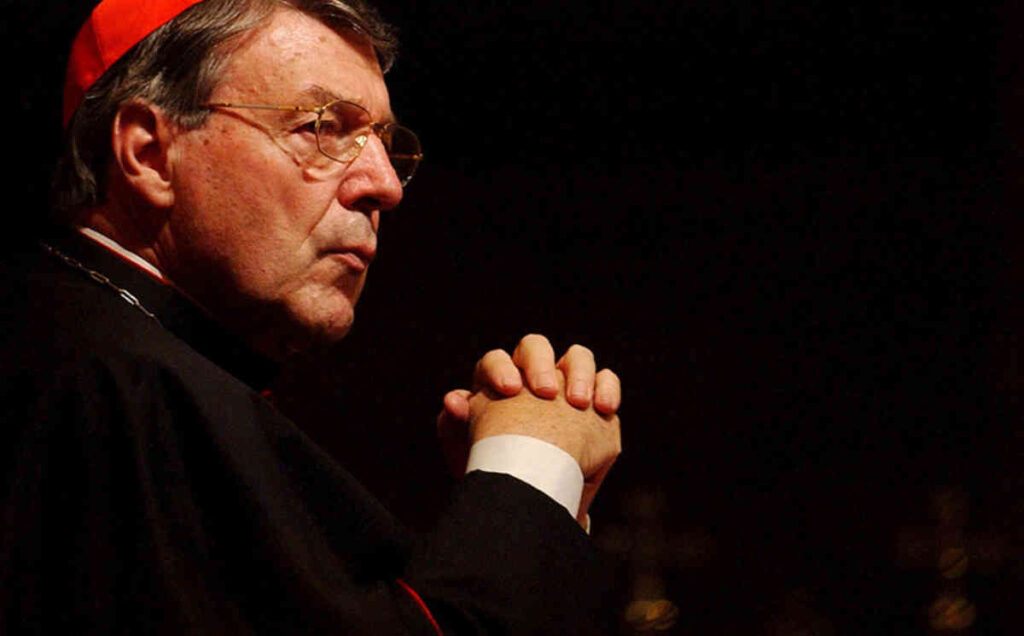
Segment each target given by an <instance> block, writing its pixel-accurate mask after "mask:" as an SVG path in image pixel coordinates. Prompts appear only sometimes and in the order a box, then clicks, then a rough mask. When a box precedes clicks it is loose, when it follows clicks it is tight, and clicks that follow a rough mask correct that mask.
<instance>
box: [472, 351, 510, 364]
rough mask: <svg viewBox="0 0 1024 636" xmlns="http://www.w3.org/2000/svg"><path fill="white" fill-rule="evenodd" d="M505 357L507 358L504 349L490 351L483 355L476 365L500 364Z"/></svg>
mask: <svg viewBox="0 0 1024 636" xmlns="http://www.w3.org/2000/svg"><path fill="white" fill-rule="evenodd" d="M507 357H508V354H507V353H505V350H504V349H491V350H490V351H488V352H487V353H485V354H484V355H483V357H482V358H480V362H479V363H478V365H480V364H493V363H495V362H501V361H502V360H504V359H505V358H507Z"/></svg>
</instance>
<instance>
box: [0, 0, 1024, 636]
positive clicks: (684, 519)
mask: <svg viewBox="0 0 1024 636" xmlns="http://www.w3.org/2000/svg"><path fill="white" fill-rule="evenodd" d="M438 4H439V3H421V4H420V6H418V7H417V6H415V5H414V4H413V3H400V2H385V3H381V4H380V6H381V8H382V10H383V12H384V14H385V16H386V17H387V18H388V19H390V20H391V21H392V22H394V23H395V24H396V25H397V26H398V27H399V28H400V30H401V33H402V41H403V52H402V54H401V57H400V58H399V61H398V64H397V65H396V67H395V68H394V70H393V71H392V73H391V75H390V80H389V81H390V86H391V90H392V101H393V106H394V108H395V110H396V112H397V113H398V114H399V117H400V118H402V119H403V121H404V122H405V123H406V124H407V125H409V126H410V127H412V128H413V129H415V130H417V131H418V132H419V133H420V135H421V138H422V140H423V143H424V146H425V152H426V160H425V161H424V163H423V166H422V168H421V170H420V172H419V174H418V175H417V177H416V179H415V180H414V181H413V182H412V184H411V185H410V186H409V188H408V190H407V196H406V200H405V202H404V203H403V205H402V207H401V208H400V209H399V210H396V211H394V212H392V213H389V214H387V215H386V216H385V219H384V222H383V229H382V237H381V238H382V241H381V250H380V254H379V257H378V261H377V263H376V264H375V265H374V271H373V272H372V275H371V281H370V284H369V286H368V288H367V292H366V294H365V296H364V300H363V302H362V304H361V306H360V311H359V315H358V317H357V322H356V327H355V328H354V330H353V332H352V334H351V336H350V337H349V338H348V339H347V340H346V341H345V342H343V343H342V344H341V345H340V346H339V347H338V350H337V351H331V352H322V355H321V356H319V357H318V358H317V359H312V360H302V361H298V362H296V363H295V364H294V365H293V368H290V369H289V370H288V371H287V373H286V374H285V376H284V377H283V378H282V381H281V384H280V387H279V390H278V394H279V396H280V399H281V403H282V408H284V409H285V410H287V411H288V412H290V413H292V414H293V415H294V417H295V418H296V419H297V421H299V422H300V424H302V425H303V426H304V427H305V428H306V430H308V431H309V432H310V433H311V434H312V435H313V436H314V437H315V438H317V439H319V440H320V441H321V442H322V443H323V444H324V445H325V446H327V447H328V449H329V450H330V451H331V452H333V453H334V454H335V455H336V456H338V457H339V459H341V460H342V461H343V462H344V463H345V464H346V465H347V466H349V467H350V468H351V469H352V470H353V471H354V472H355V473H356V474H357V475H359V476H360V477H362V478H363V479H364V480H365V481H366V482H367V483H368V484H369V485H370V486H371V487H372V488H373V489H374V490H375V491H376V492H378V493H379V494H380V495H381V497H382V498H383V499H384V500H385V501H386V502H387V503H389V504H390V505H391V506H392V508H393V509H394V510H395V511H396V512H397V513H398V514H399V515H400V516H402V517H404V518H405V519H406V520H408V521H409V522H410V523H411V524H412V525H414V526H426V525H428V524H429V522H430V519H431V518H432V517H433V516H434V515H435V514H436V512H437V510H438V508H439V507H440V506H442V505H443V501H444V489H445V488H446V487H447V485H448V480H447V477H446V476H445V475H444V469H443V464H442V461H441V458H440V453H439V451H438V450H437V447H436V443H435V441H434V423H433V420H434V416H435V414H436V412H437V411H438V409H439V408H440V398H441V396H442V395H443V393H444V392H445V391H447V390H448V389H451V388H454V387H458V386H465V385H466V384H467V382H468V380H469V374H470V372H471V369H472V366H473V364H474V363H475V361H476V359H477V358H479V357H480V356H481V355H482V354H483V353H485V352H486V351H487V350H489V349H491V348H494V347H505V348H508V349H511V348H512V347H514V346H515V343H516V341H517V340H518V338H519V337H521V336H522V335H523V334H525V333H528V332H539V333H543V334H546V335H547V336H548V337H549V338H550V339H551V340H552V342H553V343H554V344H555V346H556V348H557V349H559V350H562V349H564V348H565V347H567V346H568V345H569V344H571V343H574V342H579V343H582V344H585V345H587V346H589V347H591V348H592V349H593V350H594V351H595V352H597V355H598V361H599V363H600V364H602V365H606V366H609V367H611V368H613V369H614V370H616V371H617V372H618V373H619V375H620V376H621V377H622V380H623V384H624V403H623V407H622V411H621V416H622V421H623V431H624V446H625V452H624V454H623V456H622V458H621V459H620V461H619V463H618V465H617V466H616V468H615V470H614V471H613V473H612V475H611V477H610V478H609V480H608V482H607V483H606V485H605V487H604V488H603V490H602V493H601V495H600V497H599V499H598V502H597V504H596V505H595V508H594V510H593V511H592V512H593V516H594V534H595V538H596V539H597V540H598V541H599V543H600V545H602V546H603V547H604V549H606V550H607V551H608V554H609V556H610V558H611V559H613V560H614V561H615V562H616V563H617V564H618V572H619V577H618V581H619V589H618V590H617V596H616V597H615V598H613V599H609V602H610V603H615V604H616V605H618V606H621V607H625V606H626V605H627V603H628V602H629V601H630V600H632V599H633V597H634V595H635V594H636V593H637V590H636V588H635V584H636V579H637V575H638V572H639V571H640V570H642V569H644V570H645V571H647V572H648V573H654V574H656V575H657V578H658V579H659V581H660V584H661V586H662V591H663V596H664V597H665V598H667V599H669V600H671V601H672V602H673V603H674V604H675V605H676V606H677V607H678V609H679V615H678V616H677V617H676V619H675V624H674V626H673V627H671V628H670V629H669V630H667V632H665V633H672V634H705V633H715V634H733V633H735V634H741V633H742V634H762V633H763V634H793V635H796V634H890V633H898V634H927V633H931V632H929V629H931V628H930V627H929V620H930V618H929V617H930V614H929V610H930V608H931V609H932V616H935V615H937V614H936V612H937V610H935V608H934V606H933V604H934V602H935V601H936V600H937V599H939V598H940V597H941V595H942V594H944V593H945V594H952V595H953V596H954V597H959V598H962V599H966V601H967V602H969V603H970V604H971V605H970V608H969V609H968V610H966V611H964V612H962V613H960V614H956V613H955V612H954V613H953V615H956V616H964V615H968V614H970V612H971V611H973V613H974V620H973V623H972V625H971V626H970V627H969V628H968V629H966V630H962V631H960V632H957V633H967V634H1008V633H1013V632H1015V631H1019V628H1020V626H1021V625H1022V624H1024V615H1022V610H1021V609H1020V607H1019V603H1017V602H1016V599H1019V598H1020V597H1021V594H1022V593H1024V566H1022V565H1021V564H1022V558H1021V557H1022V543H1024V541H1022V539H1024V532H1022V528H1024V505H1022V504H1021V501H1022V498H1021V495H1022V490H1024V480H1022V477H1021V470H1022V460H1024V430H1022V428H1021V426H1020V424H1019V422H1020V413H1021V408H1022V405H1021V404H1020V401H1019V395H1020V393H1021V387H1020V385H1019V383H1020V380H1019V378H1018V375H1019V369H1018V368H1017V350H1018V349H1019V347H1020V341H1019V338H1020V335H1019V334H1020V332H1021V329H1020V325H1022V324H1024V322H1022V319H1024V316H1022V312H1021V306H1020V302H1019V301H1018V296H1020V291H1021V282H1022V281H1021V279H1020V274H1021V272H1020V264H1019V263H1018V262H1017V258H1016V252H1017V245H1018V243H1019V241H1020V230H1021V227H1020V220H1019V219H1018V214H1017V213H1016V210H1017V207H1018V205H1017V204H1018V200H1019V198H1020V193H1019V192H1018V189H1017V187H1016V186H1015V183H1014V182H1015V181H1016V175H1017V174H1018V173H1019V172H1020V170H1021V168H1022V167H1024V166H1021V165H1020V160H1019V157H1018V156H1017V147H1018V146H1019V145H1020V143H1019V142H1020V140H1021V134H1020V132H1021V130H1024V129H1022V124H1024V112H1022V110H1021V106H1022V105H1024V104H1022V103H1021V99H1020V96H1019V95H1018V92H1019V90H1020V80H1021V77H1020V74H1019V70H1018V69H1019V67H1020V64H1021V61H1022V59H1024V58H1022V57H1021V54H1022V53H1024V45H1022V44H1021V42H1020V33H1021V32H1022V26H1024V15H1022V11H1021V10H1019V9H1015V8H1009V7H1004V6H1003V3H999V2H979V3H973V4H972V5H971V6H969V7H961V8H956V9H942V8H936V7H935V6H932V3H924V2H919V3H914V2H899V1H896V0H889V1H886V2H882V3H875V6H873V7H871V8H864V7H847V6H834V5H833V3H826V2H796V1H781V0H780V1H774V2H761V3H751V2H730V3H725V2H710V1H707V0H697V1H693V2H687V3H609V2H588V3H584V2H582V1H578V2H565V3H559V4H558V5H557V6H551V3H541V2H518V3H513V2H507V1H506V2H499V1H496V0H493V1H488V2H476V3H472V4H471V5H468V6H462V5H461V4H458V5H456V4H452V5H450V6H449V5H445V6H444V7H442V8H438V6H437V5H438ZM1006 4H1008V5H1009V4H1010V3H1006ZM0 6H4V5H0ZM21 6H23V5H18V4H10V3H8V4H7V5H6V7H11V9H10V10H12V11H13V13H12V14H11V15H12V18H11V19H9V20H5V21H4V22H3V23H2V24H0V39H3V40H4V41H5V44H4V46H5V47H7V49H8V50H13V51H14V52H13V53H12V54H11V60H12V61H14V60H27V62H24V63H22V64H17V63H14V64H13V66H14V67H15V68H13V69H12V78H11V80H10V86H11V87H12V88H13V89H14V91H13V92H14V95H13V96H12V98H11V100H10V102H9V103H8V105H7V109H8V112H9V113H10V114H9V115H8V118H7V120H8V122H9V125H10V122H12V121H13V122H15V126H13V128H14V129H17V130H22V129H31V130H32V131H33V132H32V134H33V135H35V136H36V138H35V139H33V140H32V141H31V142H29V143H21V144H17V143H13V144H11V145H10V146H8V148H7V155H8V157H13V158H15V159H19V158H20V159H21V162H22V165H23V166H40V168H39V169H37V170H34V171H33V170H31V169H29V168H27V167H26V168H25V169H24V170H22V172H20V173H14V174H12V176H11V181H10V188H11V190H12V191H15V192H17V191H26V192H28V193H29V197H30V198H31V197H36V198H40V197H42V196H45V187H44V186H43V185H41V184H43V183H44V178H43V177H42V176H41V175H43V174H45V170H44V169H43V168H42V166H45V165H46V164H47V163H48V161H49V159H48V158H49V157H52V155H53V154H54V152H55V150H54V148H55V147H56V146H57V144H58V143H59V115H58V110H57V108H56V107H55V105H56V104H57V103H58V102H59V100H58V98H57V97H56V95H57V92H56V91H55V90H54V85H55V84H56V85H59V84H60V77H61V71H60V67H61V65H62V64H63V62H62V60H61V59H60V58H59V56H57V55H56V54H54V53H53V51H56V50H64V48H66V44H64V42H67V41H68V40H69V38H70V33H71V32H72V31H73V30H74V28H75V26H69V25H77V23H78V21H79V20H80V19H81V18H80V17H79V16H80V15H81V12H80V10H79V11H78V13H75V12H74V11H71V10H64V9H61V8H59V7H55V8H52V9H49V8H48V9H47V11H48V13H47V15H40V14H39V13H38V11H39V9H38V8H37V7H36V8H30V9H24V8H20V7H21ZM6 7H5V8H6ZM62 11H66V12H67V13H68V15H67V16H64V15H62V14H61V12H62ZM26 25H29V26H28V27H26ZM46 51H48V53H45V52H46ZM8 66H12V64H9V65H8ZM48 100H49V101H48ZM18 122H24V123H25V124H26V126H25V127H22V126H20V125H18ZM9 134H12V138H17V137H18V135H16V134H13V131H12V130H9ZM29 209H39V208H38V205H33V206H32V207H31V208H29ZM14 211H15V210H13V209H12V212H14ZM651 510H653V511H654V512H653V513H651V512H650V511H651ZM643 511H648V512H649V513H650V514H649V516H650V515H653V517H654V519H653V520H648V521H646V522H642V523H641V522H640V521H638V515H641V514H642V513H643ZM943 519H945V522H944V525H943V522H942V520H943ZM658 537H660V538H661V541H658V540H657V538H658ZM936 537H939V538H938V539H937V538H936ZM940 539H941V540H942V541H945V542H946V545H947V547H948V546H953V547H963V548H965V549H966V553H967V560H966V571H965V572H964V573H961V572H960V571H959V570H957V568H956V567H951V566H950V565H949V563H944V564H942V565H941V566H940V564H939V555H938V552H939V550H938V549H937V548H936V547H935V544H936V543H937V542H939V540H940ZM651 546H660V547H657V549H654V550H653V551H651V552H644V551H643V548H644V547H647V548H651ZM960 563H961V565H963V563H964V562H960ZM943 573H945V578H944V576H943ZM945 616H947V618H948V617H949V616H950V614H947V615H945ZM954 617H955V616H954ZM968 622H971V621H968ZM937 624H938V623H936V625H937ZM1014 628H1016V629H1014ZM623 630H624V632H625V631H626V630H627V627H626V626H624V627H623Z"/></svg>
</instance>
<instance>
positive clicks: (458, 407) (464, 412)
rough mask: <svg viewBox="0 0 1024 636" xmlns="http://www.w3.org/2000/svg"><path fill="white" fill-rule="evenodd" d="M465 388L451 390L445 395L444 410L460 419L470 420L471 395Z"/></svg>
mask: <svg viewBox="0 0 1024 636" xmlns="http://www.w3.org/2000/svg"><path fill="white" fill-rule="evenodd" d="M470 395H471V394H470V392H469V391H467V390H465V389H456V390H454V391H449V392H448V393H447V394H446V395H445V396H444V412H445V413H447V414H448V415H449V416H451V417H453V418H455V419H456V420H458V421H461V422H466V421H469V396H470Z"/></svg>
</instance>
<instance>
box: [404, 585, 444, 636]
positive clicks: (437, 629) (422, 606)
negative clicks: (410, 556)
mask: <svg viewBox="0 0 1024 636" xmlns="http://www.w3.org/2000/svg"><path fill="white" fill-rule="evenodd" d="M395 581H396V582H397V583H398V584H399V585H401V586H402V589H404V590H405V591H406V592H408V593H409V596H411V597H412V600H414V601H416V604H417V605H419V606H420V610H421V611H422V612H423V613H424V614H426V616H427V620H429V621H430V624H431V625H433V626H434V631H435V632H437V636H444V633H443V632H442V631H441V626H440V625H438V624H437V621H436V620H434V615H433V614H431V613H430V609H428V608H427V604H426V603H424V602H423V599H422V598H420V595H419V594H417V593H416V590H414V589H412V588H411V587H409V584H408V583H406V582H405V581H403V580H402V579H395Z"/></svg>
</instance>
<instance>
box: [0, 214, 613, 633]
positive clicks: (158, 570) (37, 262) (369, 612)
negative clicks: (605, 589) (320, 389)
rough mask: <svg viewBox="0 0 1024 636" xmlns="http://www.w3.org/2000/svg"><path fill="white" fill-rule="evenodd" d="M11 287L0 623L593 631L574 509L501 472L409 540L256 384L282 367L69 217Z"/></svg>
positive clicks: (123, 628)
mask: <svg viewBox="0 0 1024 636" xmlns="http://www.w3.org/2000/svg"><path fill="white" fill-rule="evenodd" d="M50 241H51V243H52V244H53V245H54V246H55V247H57V248H58V249H59V250H61V251H62V252H65V253H67V254H69V255H71V256H73V257H74V258H75V259H77V260H79V261H81V262H82V263H84V264H85V265H86V266H87V267H89V268H91V269H94V270H96V271H99V272H102V273H103V274H104V275H106V276H107V277H109V278H110V279H111V281H113V282H114V284H115V285H117V286H118V287H122V288H125V289H128V290H130V291H131V293H132V294H134V295H135V296H136V297H137V298H138V299H139V301H140V302H141V304H142V305H143V306H145V307H146V308H147V309H149V310H150V311H151V312H153V313H154V314H156V316H157V318H158V319H159V323H158V322H157V321H156V320H153V319H151V318H149V317H147V316H145V315H144V314H143V313H142V312H141V311H139V310H138V309H137V308H135V307H132V306H131V305H129V304H128V303H127V302H125V300H124V299H122V298H121V297H120V296H119V295H118V294H117V292H116V291H114V290H112V289H110V288H109V287H107V286H104V285H102V284H100V283H98V282H96V281H95V280H93V279H92V278H90V277H89V276H88V275H87V274H85V273H83V272H81V271H78V270H76V269H74V268H72V267H70V266H68V265H67V264H66V263H63V262H61V261H60V260H58V259H57V258H55V257H54V256H53V255H51V254H47V253H45V252H44V251H43V250H41V249H39V250H34V251H32V252H30V253H27V254H25V255H22V256H20V257H18V258H14V259H11V260H10V262H9V263H8V264H7V267H6V268H5V269H6V273H7V276H6V278H7V285H6V288H5V290H4V298H3V302H2V304H0V347H2V349H3V351H4V371H3V374H4V378H3V384H2V386H0V471H2V472H0V476H2V482H0V497H2V499H0V506H2V508H0V512H2V523H0V633H5V634H15V633H17V634H53V633H70V634H80V633H92V634H163V633H167V634H170V633H191V634H207V633H208V634H307V633H308V634H325V633H338V634H430V633H433V630H432V628H431V627H430V625H429V623H428V621H427V620H426V617H425V616H424V615H423V614H422V612H421V611H420V610H419V608H418V607H417V606H416V604H415V602H414V601H413V599H412V597H411V596H410V595H409V594H408V593H407V592H406V591H405V590H403V589H402V588H401V587H400V586H399V585H398V584H397V583H396V578H399V577H401V578H404V579H405V580H406V581H408V583H409V584H410V585H411V586H412V587H413V588H415V589H416V590H417V591H418V592H419V594H420V595H421V596H422V597H423V598H424V600H425V601H426V603H427V605H428V606H429V607H430V608H431V611H432V612H433V613H434V614H435V616H436V617H437V618H438V620H439V621H440V622H441V623H442V626H443V629H444V631H445V633H448V634H456V633H507V634H529V633H589V632H597V631H599V630H600V629H601V621H600V620H599V617H600V616H602V613H601V612H600V611H598V606H599V604H600V600H601V599H600V591H601V589H602V585H601V583H602V582H603V579H602V572H603V570H602V568H601V567H600V563H599V562H598V560H597V559H596V558H595V556H594V553H593V551H592V549H591V547H590V545H589V540H588V539H587V538H586V536H585V535H584V534H583V533H582V532H581V531H580V530H579V528H578V526H577V525H576V524H575V523H574V522H573V520H572V519H571V518H570V517H569V515H567V514H566V513H565V511H564V509H562V508H561V507H559V506H558V505H557V504H556V503H554V502H553V501H551V500H550V499H549V498H547V497H546V496H544V495H543V494H541V493H539V492H538V491H536V490H534V489H533V488H531V487H529V486H528V485H526V484H524V483H522V482H520V481H518V480H515V479H512V478H510V477H507V476H503V475H489V474H482V473H474V474H473V475H471V476H470V477H469V478H467V479H466V480H464V482H463V483H462V484H460V485H459V487H458V489H457V492H456V493H455V495H454V498H453V503H452V506H451V509H450V510H449V512H448V513H447V514H446V515H445V516H444V517H443V519H442V521H441V523H440V524H439V527H438V529H437V531H436V532H435V533H433V534H432V535H431V536H429V537H425V538H422V539H419V540H414V539H413V538H411V537H410V536H408V535H407V533H406V531H405V530H404V529H403V528H402V527H401V526H400V524H398V523H397V522H396V521H395V520H394V519H393V518H392V516H391V515H390V514H389V513H388V512H387V511H386V510H384V509H383V508H382V507H381V506H380V505H379V503H378V502H377V501H376V500H375V499H374V498H373V497H372V496H371V495H370V494H368V493H367V492H366V491H365V490H364V489H363V488H362V487H361V486H360V485H359V484H358V483H357V482H356V481H355V480H354V479H353V478H352V477H351V476H350V475H349V474H348V473H347V472H346V471H345V470H344V469H343V468H341V467H340V466H338V465H337V464H336V463H335V462H334V461H333V460H332V459H331V458H330V457H329V456H327V455H326V454H325V453H324V452H323V451H322V450H320V449H319V448H318V447H317V446H316V445H315V444H313V443H312V442H311V441H310V440H309V439H308V438H307V437H306V436H305V435H303V433H302V432H301V431H300V430H298V429H297V428H296V426H295V425H294V424H293V423H292V422H291V421H289V420H288V419H287V418H285V417H284V416H282V415H281V414H280V413H278V412H277V411H276V410H275V409H274V407H273V406H272V405H271V404H269V403H268V402H267V401H266V400H264V399H263V398H262V397H260V395H259V393H258V389H259V388H260V387H261V386H262V385H263V383H264V382H265V381H266V380H267V378H268V377H269V376H270V375H271V374H272V373H273V372H274V365H273V364H271V363H270V362H268V361H266V360H264V359H261V358H260V357H259V356H257V355H256V354H254V353H252V352H251V351H249V350H248V349H247V348H246V347H245V346H244V345H242V344H241V343H240V342H238V341H236V340H235V339H234V338H232V337H231V336H230V335H229V334H226V333H224V332H223V331H222V330H221V329H220V328H219V327H218V326H217V325H216V324H215V323H214V322H213V321H211V320H209V319H208V318H207V317H206V316H205V315H203V313H202V312H201V311H199V310H198V309H197V308H196V307H195V306H193V305H192V304H191V303H189V302H188V301H187V300H186V299H184V298H183V297H182V296H181V295H180V294H178V293H177V292H175V291H174V290H173V289H172V288H171V287H168V286H166V285H163V284H161V283H159V282H157V281H155V280H153V279H152V278H151V277H149V276H148V275H147V274H146V273H144V272H142V271H141V270H140V269H138V268H136V267H135V266H132V265H130V264H128V263H126V262H124V261H123V260H121V259H120V257H118V256H116V255H114V254H112V253H109V252H108V251H107V250H106V249H105V248H103V247H101V246H99V245H97V244H94V243H93V242H91V241H89V240H87V239H85V238H83V237H81V236H79V235H77V234H68V235H64V236H60V237H54V238H52V239H50Z"/></svg>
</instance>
